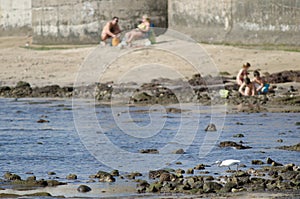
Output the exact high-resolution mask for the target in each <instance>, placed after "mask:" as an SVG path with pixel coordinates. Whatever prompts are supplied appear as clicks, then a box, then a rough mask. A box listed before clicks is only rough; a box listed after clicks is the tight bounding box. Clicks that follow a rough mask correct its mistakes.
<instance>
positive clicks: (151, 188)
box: [146, 182, 162, 193]
mask: <svg viewBox="0 0 300 199" xmlns="http://www.w3.org/2000/svg"><path fill="white" fill-rule="evenodd" d="M161 188H162V184H161V183H160V182H156V183H153V184H150V186H149V187H148V188H147V190H146V191H147V192H152V193H156V192H159V191H160V189H161Z"/></svg>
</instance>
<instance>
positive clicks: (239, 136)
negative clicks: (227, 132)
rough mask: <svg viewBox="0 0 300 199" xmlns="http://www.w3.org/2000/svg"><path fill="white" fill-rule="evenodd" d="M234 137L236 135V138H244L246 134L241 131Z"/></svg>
mask: <svg viewBox="0 0 300 199" xmlns="http://www.w3.org/2000/svg"><path fill="white" fill-rule="evenodd" d="M233 137H235V138H243V137H245V136H244V135H243V134H241V133H239V134H235V135H233Z"/></svg>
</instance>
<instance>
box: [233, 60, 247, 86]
mask: <svg viewBox="0 0 300 199" xmlns="http://www.w3.org/2000/svg"><path fill="white" fill-rule="evenodd" d="M250 66H251V65H250V63H248V62H247V63H245V64H243V67H242V68H241V69H240V71H239V73H238V74H237V76H236V83H237V84H238V85H239V86H241V85H242V84H243V82H244V81H245V78H247V77H248V74H249V73H248V69H249V68H250Z"/></svg>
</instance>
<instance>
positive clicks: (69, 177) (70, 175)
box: [66, 174, 77, 180]
mask: <svg viewBox="0 0 300 199" xmlns="http://www.w3.org/2000/svg"><path fill="white" fill-rule="evenodd" d="M66 179H68V180H76V179H77V175H76V174H69V175H67V177H66Z"/></svg>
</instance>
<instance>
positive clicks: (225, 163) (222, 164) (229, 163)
mask: <svg viewBox="0 0 300 199" xmlns="http://www.w3.org/2000/svg"><path fill="white" fill-rule="evenodd" d="M240 162H241V161H240V160H233V159H228V160H223V161H220V160H218V161H216V162H215V164H217V165H218V166H219V167H228V168H229V170H230V166H232V165H237V169H238V165H239V164H240Z"/></svg>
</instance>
